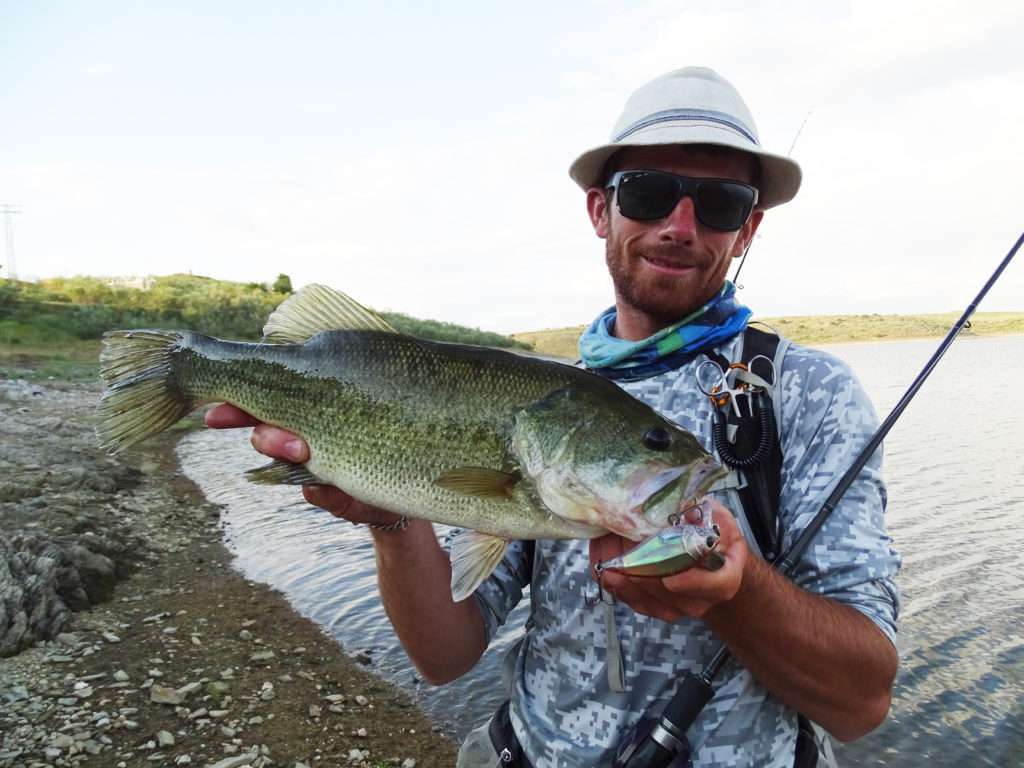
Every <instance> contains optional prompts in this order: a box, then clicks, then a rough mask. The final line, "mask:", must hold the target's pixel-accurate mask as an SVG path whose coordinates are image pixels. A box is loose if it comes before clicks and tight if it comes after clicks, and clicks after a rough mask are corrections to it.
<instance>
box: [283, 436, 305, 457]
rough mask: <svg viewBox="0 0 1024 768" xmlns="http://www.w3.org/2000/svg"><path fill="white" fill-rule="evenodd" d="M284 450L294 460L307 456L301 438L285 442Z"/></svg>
mask: <svg viewBox="0 0 1024 768" xmlns="http://www.w3.org/2000/svg"><path fill="white" fill-rule="evenodd" d="M284 452H285V454H287V456H288V458H289V459H292V460H293V461H302V459H304V458H305V457H306V451H305V448H304V447H303V445H302V441H301V440H289V441H288V442H287V443H285V444H284Z"/></svg>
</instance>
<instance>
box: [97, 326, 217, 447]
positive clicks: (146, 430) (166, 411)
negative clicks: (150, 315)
mask: <svg viewBox="0 0 1024 768" xmlns="http://www.w3.org/2000/svg"><path fill="white" fill-rule="evenodd" d="M185 344H186V334H184V333H179V332H177V331H110V332H109V333H105V334H104V335H103V352H102V353H101V354H100V376H101V377H102V379H103V381H104V383H105V384H106V387H107V388H106V390H105V391H104V393H103V397H102V399H101V400H100V404H99V408H98V409H97V416H98V418H99V423H98V424H97V426H96V435H97V437H98V438H99V441H100V445H101V446H102V447H104V448H106V449H107V451H108V452H109V453H111V454H114V453H119V452H120V451H122V450H124V449H125V448H127V447H128V446H130V445H134V444H135V443H137V442H139V441H141V440H144V439H145V438H147V437H149V436H150V435H154V434H156V433H157V432H160V431H162V430H164V429H167V428H168V427H169V426H171V425H172V424H173V423H174V422H176V421H177V420H178V419H180V418H181V417H182V416H185V415H186V414H187V413H189V412H190V411H191V410H192V409H193V408H194V407H195V405H196V404H197V403H194V402H193V401H192V399H191V398H190V397H188V396H187V395H186V394H185V393H184V392H182V390H181V388H180V387H179V386H178V383H177V381H176V378H175V374H174V368H173V366H172V360H173V358H174V356H175V354H177V352H178V351H179V350H180V349H181V348H182V347H183V346H184V345H185Z"/></svg>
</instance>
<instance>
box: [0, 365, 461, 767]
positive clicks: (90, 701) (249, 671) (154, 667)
mask: <svg viewBox="0 0 1024 768" xmlns="http://www.w3.org/2000/svg"><path fill="white" fill-rule="evenodd" d="M99 393H100V388H99V385H96V384H80V383H73V382H61V381H48V382H44V383H42V384H38V383H34V382H26V381H22V380H12V379H2V378H0V768H15V767H17V768H22V767H25V768H33V767H35V766H39V767H41V766H79V765H82V766H111V767H112V768H113V767H114V766H122V767H125V768H127V767H128V766H177V765H195V766H214V767H215V768H242V766H253V768H259V767H260V766H288V767H289V768H293V767H294V768H301V766H308V767H310V768H312V767H313V766H317V765H324V766H335V765H339V766H372V767H374V768H376V767H378V766H392V765H393V766H402V767H403V768H413V767H414V766H420V767H421V768H422V767H423V766H451V765H454V763H455V754H456V745H454V744H453V743H452V742H451V741H450V740H449V739H447V738H446V737H445V736H444V735H442V734H441V733H440V729H439V728H437V727H436V726H432V724H431V722H430V721H429V720H428V719H427V718H426V717H425V716H424V715H423V714H422V713H421V712H419V711H418V710H417V709H416V707H415V705H414V704H413V703H412V701H411V699H410V698H409V697H408V696H406V695H405V694H404V693H403V692H402V691H400V690H398V689H396V688H394V687H393V686H391V685H390V684H388V683H386V682H384V681H382V680H381V679H379V678H377V677H376V676H374V674H373V672H372V666H373V659H372V658H371V657H368V656H366V655H365V654H362V655H356V656H353V657H350V656H348V655H346V653H345V650H344V649H343V648H341V647H339V646H338V645H337V644H336V643H335V641H334V640H332V639H331V638H329V637H328V636H326V635H325V634H324V633H323V632H322V631H321V630H320V629H319V628H318V627H317V626H315V625H314V624H312V623H311V622H310V621H308V620H306V619H304V618H302V617H301V616H299V615H298V614H297V613H295V612H294V611H293V610H292V608H291V607H290V606H289V604H288V603H287V601H286V600H285V599H284V598H283V597H282V596H281V595H280V594H278V593H277V592H275V591H273V590H271V589H269V588H268V587H265V586H263V585H260V584H255V583H253V582H250V581H248V580H247V579H245V578H244V577H243V576H241V575H240V574H239V573H238V572H236V571H235V570H234V569H233V568H232V567H231V555H230V553H229V552H228V551H227V550H226V549H225V548H224V546H223V545H222V543H221V529H220V524H219V514H220V509H219V508H218V507H217V506H216V505H213V504H210V503H209V502H207V501H206V500H205V499H204V498H203V497H202V495H201V494H200V493H199V492H198V490H197V489H196V487H195V486H194V485H193V484H192V483H191V481H189V480H188V479H187V478H185V477H184V476H183V475H181V474H180V473H179V471H178V468H177V466H176V464H175V459H174V452H173V446H174V442H175V437H174V434H175V433H173V432H172V433H169V434H168V435H165V436H162V437H158V438H155V439H153V440H151V441H149V442H147V443H144V444H143V445H141V446H138V447H136V448H133V449H132V450H131V451H129V452H127V453H126V454H125V455H123V456H118V457H115V458H111V457H108V456H106V455H105V454H104V453H103V452H102V451H101V450H100V449H99V448H98V447H97V446H96V440H95V437H94V435H93V431H92V411H93V408H94V407H95V404H96V402H97V400H98V398H99ZM198 423H199V422H198V421H195V420H193V421H192V422H191V424H192V426H196V425H198ZM186 426H187V425H186ZM178 434H180V432H179V433H178Z"/></svg>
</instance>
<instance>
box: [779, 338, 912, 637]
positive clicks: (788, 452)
mask: <svg viewBox="0 0 1024 768" xmlns="http://www.w3.org/2000/svg"><path fill="white" fill-rule="evenodd" d="M779 392H780V395H781V398H782V401H781V402H782V426H781V429H780V440H781V443H782V455H783V462H782V489H781V494H780V495H781V499H780V514H781V515H782V523H783V529H784V530H785V532H786V533H785V547H787V548H788V547H789V546H790V545H791V544H792V543H793V540H794V539H795V538H796V536H797V535H798V534H799V533H800V532H802V531H803V530H804V528H806V526H807V525H808V524H809V523H810V521H811V519H812V518H813V517H814V515H816V514H817V513H818V511H819V510H820V509H821V507H822V505H823V504H824V502H825V500H826V499H827V498H828V495H829V494H830V493H831V492H832V490H833V489H834V488H835V486H836V484H837V483H838V481H839V479H840V478H841V477H842V475H843V474H844V473H845V472H846V470H847V469H848V468H849V467H850V465H851V464H852V463H853V461H854V460H855V459H856V457H857V454H858V453H859V452H860V451H861V450H862V449H863V448H864V446H865V445H866V444H867V442H868V441H869V440H870V439H871V436H872V435H873V434H874V432H875V430H876V429H877V427H878V418H877V416H876V415H875V411H874V408H873V407H872V405H871V402H870V401H869V400H868V397H867V395H866V394H865V392H864V390H863V388H862V387H861V385H860V382H859V381H858V380H857V378H856V376H854V374H853V372H852V371H851V370H850V368H849V367H848V366H847V365H846V364H845V363H843V362H842V361H841V360H839V359H838V358H836V357H833V356H832V355H829V354H827V353H825V352H820V351H818V350H812V349H806V348H803V347H799V346H796V345H794V346H792V347H791V348H790V350H789V352H788V353H787V354H786V358H785V362H784V364H783V370H782V376H781V379H780V389H779ZM881 454H882V452H881V449H879V450H878V451H876V452H875V455H874V456H873V457H872V458H871V459H870V461H868V463H867V465H866V466H865V467H864V469H863V470H862V471H861V472H860V474H859V475H858V476H857V478H856V479H855V480H854V482H853V484H852V485H851V486H850V488H849V489H848V490H847V491H846V494H845V495H844V496H843V498H842V499H841V501H840V502H839V504H838V505H837V506H836V509H835V510H834V511H833V512H832V514H831V515H830V517H829V518H828V520H827V521H826V522H825V525H824V526H823V527H822V529H821V531H820V532H819V533H818V535H817V536H815V538H814V540H813V541H812V543H811V545H810V546H809V547H808V549H807V551H806V552H805V553H804V555H803V557H801V559H800V561H799V562H798V563H797V566H796V569H795V571H794V573H793V578H794V580H795V581H796V583H798V584H799V585H800V586H802V587H804V588H805V589H807V590H809V591H812V592H815V593H817V594H821V595H825V596H827V597H830V598H833V599H835V600H838V601H839V602H842V603H845V604H846V605H849V606H851V607H853V608H856V609H857V610H859V611H861V612H862V613H864V614H865V615H866V616H867V617H868V618H870V619H871V620H872V621H874V622H875V624H876V625H878V627H879V629H881V630H882V632H883V633H884V634H885V635H886V636H887V637H888V638H889V639H890V640H891V641H893V642H894V643H895V638H896V619H897V616H898V614H899V592H898V590H897V588H896V585H895V583H894V582H893V578H894V577H895V576H896V574H897V572H898V571H899V569H900V557H899V555H898V554H897V553H896V552H895V550H894V549H893V548H892V539H890V538H889V536H888V535H887V534H886V531H885V520H884V513H885V506H886V492H885V485H884V483H883V482H882V475H881V466H882V455H881Z"/></svg>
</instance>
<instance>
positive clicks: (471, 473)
mask: <svg viewBox="0 0 1024 768" xmlns="http://www.w3.org/2000/svg"><path fill="white" fill-rule="evenodd" d="M521 479H522V478H521V477H520V476H519V475H518V474H515V473H512V472H502V471H501V470H500V469H488V468H487V467H457V468H456V469H449V470H448V471H446V472H443V473H442V474H441V475H440V477H438V478H437V479H435V480H434V485H438V486H440V487H442V488H445V489H447V490H449V491H455V493H464V494H466V495H467V496H478V497H480V498H484V499H497V498H503V497H508V496H511V494H512V489H513V488H514V487H515V484H516V483H518V482H519V481H520V480H521Z"/></svg>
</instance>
